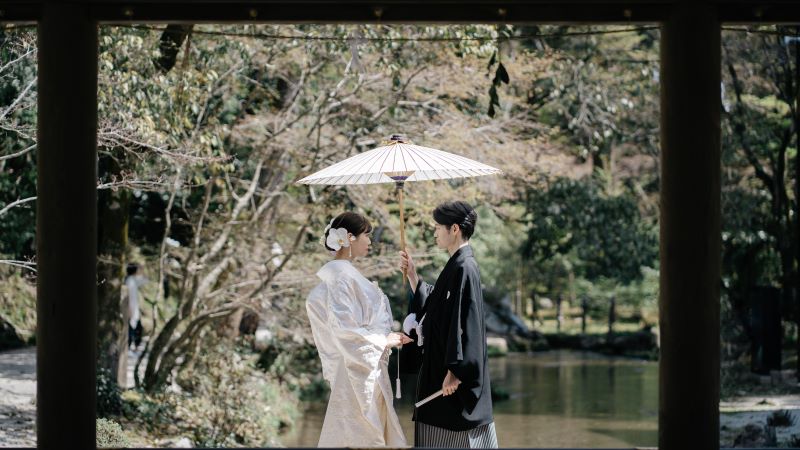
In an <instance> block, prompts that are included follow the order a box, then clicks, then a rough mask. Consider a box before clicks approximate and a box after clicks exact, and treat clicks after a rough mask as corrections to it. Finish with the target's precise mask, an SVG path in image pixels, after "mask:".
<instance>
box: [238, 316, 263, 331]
mask: <svg viewBox="0 0 800 450" xmlns="http://www.w3.org/2000/svg"><path fill="white" fill-rule="evenodd" d="M259 320H261V318H260V317H259V316H258V314H256V313H254V312H253V311H250V310H247V311H245V312H244V313H242V320H241V321H240V322H239V334H241V335H242V336H248V335H253V334H255V332H256V330H258V321H259Z"/></svg>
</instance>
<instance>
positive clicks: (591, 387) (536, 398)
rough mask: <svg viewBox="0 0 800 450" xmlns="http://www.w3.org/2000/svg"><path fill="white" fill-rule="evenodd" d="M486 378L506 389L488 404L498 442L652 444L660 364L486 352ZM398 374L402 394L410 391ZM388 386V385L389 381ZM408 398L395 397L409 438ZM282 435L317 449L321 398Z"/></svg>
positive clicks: (584, 355)
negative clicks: (502, 397) (489, 355)
mask: <svg viewBox="0 0 800 450" xmlns="http://www.w3.org/2000/svg"><path fill="white" fill-rule="evenodd" d="M489 363H490V366H491V375H492V383H493V384H494V385H496V386H498V387H499V388H501V389H503V390H505V391H507V392H508V393H509V394H510V396H511V397H510V399H508V400H505V401H502V402H497V403H495V405H494V416H495V424H496V427H497V437H498V440H499V441H500V446H501V447H647V446H656V445H657V443H658V435H657V424H658V365H657V364H656V363H654V362H644V361H637V360H631V359H622V358H609V357H605V356H600V355H595V354H592V353H581V352H570V351H553V352H544V353H535V354H530V355H526V354H512V355H509V356H507V357H502V358H492V359H490V361H489ZM413 382H414V379H413V377H405V378H403V391H404V393H411V392H414V386H413ZM392 384H394V383H392ZM412 403H413V398H410V396H408V395H406V396H404V398H403V399H402V400H396V405H395V406H396V409H397V413H398V415H399V416H400V421H401V423H402V424H403V429H404V430H405V433H406V438H407V439H408V441H409V443H413V439H414V428H413V422H412V421H411V412H412V408H413V405H412ZM307 406H308V409H307V410H306V412H305V414H304V415H303V417H302V418H301V419H300V420H299V421H298V422H297V423H296V426H295V428H294V429H293V430H292V431H291V432H290V433H289V434H287V435H286V436H284V437H283V438H282V441H283V443H284V444H285V445H286V446H289V447H300V446H304V447H315V446H316V445H317V441H318V439H319V432H320V429H321V428H322V419H323V418H324V416H325V406H326V405H325V403H324V402H318V403H312V404H308V405H307Z"/></svg>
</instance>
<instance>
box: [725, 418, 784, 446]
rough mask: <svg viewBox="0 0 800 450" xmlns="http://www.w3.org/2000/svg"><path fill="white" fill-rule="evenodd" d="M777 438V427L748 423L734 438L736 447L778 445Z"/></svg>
mask: <svg viewBox="0 0 800 450" xmlns="http://www.w3.org/2000/svg"><path fill="white" fill-rule="evenodd" d="M777 445H778V444H777V438H776V436H775V428H773V427H770V426H762V425H759V424H755V423H748V424H747V425H745V427H744V429H743V430H742V431H741V432H740V433H739V434H738V435H737V436H736V438H735V439H734V440H733V447H735V448H764V447H776V446H777Z"/></svg>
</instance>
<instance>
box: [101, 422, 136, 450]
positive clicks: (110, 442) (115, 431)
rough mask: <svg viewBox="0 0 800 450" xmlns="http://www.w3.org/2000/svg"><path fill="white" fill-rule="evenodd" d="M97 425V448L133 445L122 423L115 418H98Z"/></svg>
mask: <svg viewBox="0 0 800 450" xmlns="http://www.w3.org/2000/svg"><path fill="white" fill-rule="evenodd" d="M96 427H97V430H96V441H97V448H126V447H130V446H131V444H130V441H129V440H128V438H127V437H126V436H125V433H123V431H122V427H121V426H120V424H118V423H116V422H114V421H113V420H108V419H103V418H100V419H97V422H96Z"/></svg>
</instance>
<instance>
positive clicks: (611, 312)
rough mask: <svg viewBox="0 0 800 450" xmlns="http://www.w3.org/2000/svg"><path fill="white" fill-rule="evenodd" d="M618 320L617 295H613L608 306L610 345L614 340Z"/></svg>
mask: <svg viewBox="0 0 800 450" xmlns="http://www.w3.org/2000/svg"><path fill="white" fill-rule="evenodd" d="M616 320H617V297H616V296H612V297H611V304H610V305H609V307H608V337H607V339H606V340H607V342H608V345H611V343H612V342H614V322H616Z"/></svg>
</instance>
